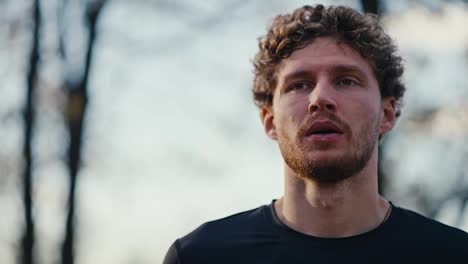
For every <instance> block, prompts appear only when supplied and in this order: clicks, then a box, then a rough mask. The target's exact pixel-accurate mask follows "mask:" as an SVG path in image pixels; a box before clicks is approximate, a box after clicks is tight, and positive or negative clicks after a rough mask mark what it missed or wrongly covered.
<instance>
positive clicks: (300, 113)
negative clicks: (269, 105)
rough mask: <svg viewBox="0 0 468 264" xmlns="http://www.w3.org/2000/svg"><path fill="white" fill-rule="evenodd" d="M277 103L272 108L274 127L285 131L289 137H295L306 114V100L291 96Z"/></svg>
mask: <svg viewBox="0 0 468 264" xmlns="http://www.w3.org/2000/svg"><path fill="white" fill-rule="evenodd" d="M277 103H278V104H277V105H276V106H275V108H274V115H275V126H276V128H277V129H278V130H280V131H284V132H285V133H287V134H288V136H289V137H295V136H296V133H297V130H298V129H299V127H300V125H301V124H302V122H304V119H305V118H306V116H307V105H308V104H307V101H304V100H300V99H296V100H293V98H291V100H282V101H280V102H277Z"/></svg>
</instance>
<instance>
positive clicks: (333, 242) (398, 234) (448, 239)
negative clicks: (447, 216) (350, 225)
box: [164, 202, 468, 264]
mask: <svg viewBox="0 0 468 264" xmlns="http://www.w3.org/2000/svg"><path fill="white" fill-rule="evenodd" d="M392 206H393V208H392V211H391V214H390V216H389V217H388V219H387V220H386V221H385V222H384V223H383V224H381V225H380V226H379V227H377V228H375V229H373V230H371V231H369V232H366V233H363V234H360V235H356V236H351V237H345V238H320V237H314V236H309V235H305V234H303V233H300V232H297V231H295V230H293V229H291V228H289V227H288V226H286V225H284V224H283V223H282V222H281V221H280V220H279V219H278V217H277V216H276V213H275V210H274V206H273V202H272V203H271V204H270V205H264V206H261V207H259V208H256V209H253V210H250V211H246V212H242V213H238V214H235V215H232V216H228V217H226V218H222V219H219V220H216V221H211V222H208V223H205V224H203V225H201V226H200V227H198V228H197V229H195V230H194V231H192V232H191V233H189V234H188V235H186V236H184V237H183V238H180V239H177V240H176V241H175V242H174V243H173V244H172V246H171V247H170V249H169V251H168V252H167V255H166V258H165V260H164V264H176V263H177V264H198V263H203V264H210V263H216V264H229V263H236V264H246V263H255V264H262V263H268V264H275V263H285V264H296V263H297V264H299V263H308V264H315V263H317V264H322V263H327V264H328V263H330V264H331V263H346V264H348V263H412V264H413V263H451V264H452V263H464V264H467V263H468V234H467V233H466V232H464V231H462V230H459V229H456V228H453V227H449V226H447V225H444V224H441V223H439V222H437V221H435V220H432V219H429V218H426V217H424V216H422V215H420V214H418V213H415V212H413V211H410V210H407V209H403V208H400V207H397V206H395V205H392Z"/></svg>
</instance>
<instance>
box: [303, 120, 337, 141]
mask: <svg viewBox="0 0 468 264" xmlns="http://www.w3.org/2000/svg"><path fill="white" fill-rule="evenodd" d="M323 130H330V131H333V132H330V133H324V134H320V133H315V132H318V131H323ZM342 135H343V130H342V129H341V128H340V127H339V126H338V125H336V124H335V123H333V122H331V121H328V120H323V121H315V122H314V123H312V125H311V126H310V127H309V128H308V129H307V131H306V133H305V135H304V138H305V140H307V141H313V142H316V143H320V142H323V143H325V142H329V143H331V142H336V141H338V140H339V139H340V138H341V136H342Z"/></svg>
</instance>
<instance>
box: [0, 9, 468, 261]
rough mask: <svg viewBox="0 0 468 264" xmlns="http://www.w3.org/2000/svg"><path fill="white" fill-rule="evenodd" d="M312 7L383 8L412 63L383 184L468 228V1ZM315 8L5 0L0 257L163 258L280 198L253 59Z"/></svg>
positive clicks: (385, 149) (276, 159) (0, 44)
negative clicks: (212, 226)
mask: <svg viewBox="0 0 468 264" xmlns="http://www.w3.org/2000/svg"><path fill="white" fill-rule="evenodd" d="M321 2H322V3H324V4H335V5H336V4H344V5H348V6H352V7H355V8H357V9H359V10H364V9H366V10H367V11H371V12H374V13H375V12H377V13H380V14H381V15H382V22H383V24H384V26H385V28H386V30H387V32H388V33H389V34H390V35H391V36H392V37H393V38H394V39H395V41H396V43H397V45H398V46H399V48H400V52H401V54H402V55H403V57H404V58H405V65H406V75H405V81H406V84H407V87H408V91H407V94H406V100H405V106H404V108H403V112H402V116H401V117H400V120H399V122H398V125H397V128H396V129H394V131H393V132H392V133H391V134H390V135H388V136H387V137H386V139H385V140H384V141H383V142H382V144H381V146H380V147H381V150H382V153H383V155H382V160H381V167H380V168H381V170H380V175H379V176H380V177H381V186H380V188H381V192H382V193H384V195H385V196H386V197H387V198H388V199H390V200H392V201H393V202H394V203H395V204H397V205H400V206H405V207H408V208H411V209H413V210H416V211H418V212H420V213H422V214H424V215H427V216H431V217H435V218H437V219H438V220H439V221H442V222H444V223H447V224H449V225H453V226H457V227H459V228H462V229H464V230H468V208H467V206H466V205H467V201H468V177H467V175H466V174H467V171H468V170H467V169H468V168H467V167H468V140H467V139H468V138H467V136H468V100H467V99H468V77H467V74H468V30H467V29H466V25H468V1H455V0H452V1H449V0H447V1H435V0H433V1H429V0H425V1H423V0H419V1H403V0H393V1H357V0H356V1H353V0H347V1H346V0H343V1H321ZM364 2H365V3H364ZM315 3H316V2H315V1H299V0H297V1H291V0H288V1H282V0H268V1H267V0H265V1H239V0H224V1H214V0H212V1H192V0H136V1H124V0H108V1H101V0H63V1H60V0H42V1H38V0H0V263H7V264H8V263H25V264H31V263H44V264H45V263H78V264H91V263H128V264H137V263H138V264H139V263H142V264H143V263H161V262H162V259H163V257H164V254H165V252H166V250H167V249H168V247H169V246H170V244H171V243H172V242H173V241H174V240H175V239H176V238H178V237H181V236H183V235H185V234H186V233H187V232H189V231H191V230H193V229H194V228H196V227H197V226H199V225H200V224H201V223H203V222H205V221H208V220H213V219H216V218H220V217H223V216H226V215H228V214H232V213H236V212H239V211H243V210H247V209H251V208H255V207H258V206H260V205H263V204H267V203H270V202H271V200H272V199H274V198H278V197H279V196H281V193H282V184H283V180H282V167H281V157H280V154H279V151H278V150H277V147H276V145H275V143H274V142H272V141H270V140H268V139H267V137H266V136H265V135H264V133H263V129H262V126H261V122H260V119H259V112H258V110H257V109H256V107H255V106H254V104H253V102H252V99H251V95H250V89H251V83H252V66H251V60H252V58H253V56H254V54H255V52H256V50H257V40H256V39H257V37H259V36H261V35H263V34H265V29H266V27H267V25H268V23H269V22H270V21H271V20H272V18H273V16H274V15H275V14H277V13H284V12H289V11H292V10H293V9H294V8H296V7H299V6H301V5H303V4H315ZM376 3H378V5H377V6H376V5H375V4H376Z"/></svg>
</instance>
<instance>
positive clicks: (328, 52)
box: [278, 37, 373, 79]
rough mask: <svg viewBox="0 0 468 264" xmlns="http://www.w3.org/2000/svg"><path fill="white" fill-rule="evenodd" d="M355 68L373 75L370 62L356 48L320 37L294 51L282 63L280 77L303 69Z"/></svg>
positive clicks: (332, 39) (330, 38) (331, 38)
mask: <svg viewBox="0 0 468 264" xmlns="http://www.w3.org/2000/svg"><path fill="white" fill-rule="evenodd" d="M337 67H338V68H350V69H352V68H354V69H356V70H359V71H361V72H362V73H364V74H366V75H369V76H368V77H373V71H372V68H371V66H370V64H369V62H368V61H367V60H366V59H364V58H363V57H362V56H361V55H360V54H359V53H358V52H357V51H356V50H354V49H353V48H351V47H349V46H348V45H346V44H344V43H338V42H337V40H336V38H333V37H319V38H317V39H315V40H314V41H313V42H312V43H311V44H308V45H307V46H305V47H304V48H302V49H299V50H296V51H294V52H293V53H292V54H291V55H290V56H289V57H288V58H287V59H285V60H283V61H282V62H281V63H280V67H279V71H278V79H281V78H282V77H285V76H287V75H290V74H294V73H295V72H298V71H301V72H304V71H312V72H316V71H327V70H333V69H335V68H337Z"/></svg>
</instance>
